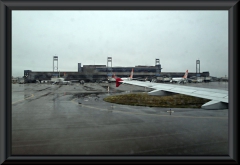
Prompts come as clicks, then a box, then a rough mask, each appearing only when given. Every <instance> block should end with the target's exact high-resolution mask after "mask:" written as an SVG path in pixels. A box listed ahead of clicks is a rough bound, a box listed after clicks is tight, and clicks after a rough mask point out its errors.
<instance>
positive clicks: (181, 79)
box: [170, 70, 188, 84]
mask: <svg viewBox="0 0 240 165" xmlns="http://www.w3.org/2000/svg"><path fill="white" fill-rule="evenodd" d="M187 76H188V70H186V72H185V74H184V76H183V77H173V78H172V80H170V82H172V83H173V82H176V83H179V84H180V83H186V82H187Z"/></svg>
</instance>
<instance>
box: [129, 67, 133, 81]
mask: <svg viewBox="0 0 240 165" xmlns="http://www.w3.org/2000/svg"><path fill="white" fill-rule="evenodd" d="M132 78H133V68H132V71H131V75H130V80H131V79H132Z"/></svg>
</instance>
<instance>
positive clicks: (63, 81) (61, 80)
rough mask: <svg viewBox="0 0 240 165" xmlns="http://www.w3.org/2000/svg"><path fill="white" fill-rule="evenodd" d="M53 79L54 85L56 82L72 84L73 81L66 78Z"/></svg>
mask: <svg viewBox="0 0 240 165" xmlns="http://www.w3.org/2000/svg"><path fill="white" fill-rule="evenodd" d="M51 81H53V83H52V85H54V84H62V85H68V84H72V83H71V81H65V80H64V78H55V79H53V80H51Z"/></svg>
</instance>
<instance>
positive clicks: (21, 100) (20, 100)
mask: <svg viewBox="0 0 240 165" xmlns="http://www.w3.org/2000/svg"><path fill="white" fill-rule="evenodd" d="M31 97H34V94H32V95H31V96H30V97H27V98H24V99H22V100H18V101H15V102H13V103H12V104H16V103H18V102H21V101H24V100H27V99H30V98H31Z"/></svg>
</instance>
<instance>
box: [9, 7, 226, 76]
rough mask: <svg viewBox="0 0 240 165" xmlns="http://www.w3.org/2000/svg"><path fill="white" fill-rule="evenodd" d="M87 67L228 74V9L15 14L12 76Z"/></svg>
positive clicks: (30, 12)
mask: <svg viewBox="0 0 240 165" xmlns="http://www.w3.org/2000/svg"><path fill="white" fill-rule="evenodd" d="M54 55H57V56H58V58H59V60H58V65H59V70H60V71H77V68H78V63H81V64H82V66H83V65H93V64H95V65H107V57H112V65H113V67H114V66H126V67H134V66H136V65H151V66H153V65H155V59H156V58H159V59H160V64H161V65H162V68H163V69H162V72H174V71H177V72H185V70H186V69H188V70H189V72H196V60H198V59H199V60H200V72H203V71H209V72H210V75H211V76H217V77H224V76H225V75H226V76H228V11H227V10H222V11H216V10H213V11H205V10H203V11H197V10H192V11H176V10H172V11H164V10H162V11H160V10H159V11H158V10H155V11H154V10H151V11H150V10H149V11H147V10H146V11H129V10H128V11H127V10H122V11H114V10H113V11H94V10H88V11H87V10H86V11H84V10H81V11H56V10H55V11H40V10H39V11H22V10H21V11H17V10H13V11H12V75H13V76H23V72H24V70H32V71H52V70H53V56H54Z"/></svg>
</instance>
